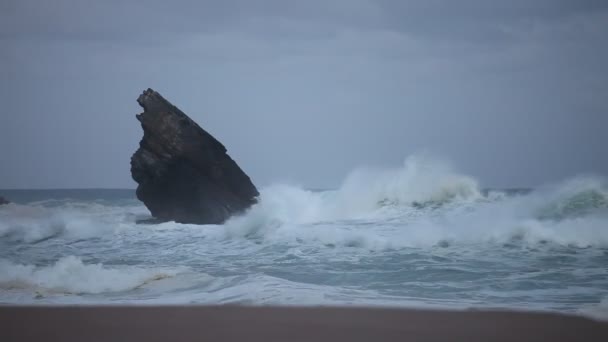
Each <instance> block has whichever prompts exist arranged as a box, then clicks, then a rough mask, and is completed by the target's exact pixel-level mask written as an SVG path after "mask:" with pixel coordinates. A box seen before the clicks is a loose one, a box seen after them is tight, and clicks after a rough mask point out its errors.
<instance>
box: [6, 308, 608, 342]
mask: <svg viewBox="0 0 608 342" xmlns="http://www.w3.org/2000/svg"><path fill="white" fill-rule="evenodd" d="M0 325H1V329H0V341H5V342H9V341H10V342H12V341H43V340H44V341H48V342H50V341H65V342H67V341H90V342H92V341H148V342H149V341H195V340H202V341H553V342H555V341H608V322H598V321H594V320H591V319H587V318H583V317H577V316H567V315H560V314H550V313H531V312H506V311H476V310H475V311H433V310H401V309H369V308H328V307H307V308H295V307H236V306H215V307H214V306H161V307H142V306H140V307H135V306H129V307H127V306H121V307H118V306H101V307H91V306H75V307H34V306H15V307H8V306H5V307H0Z"/></svg>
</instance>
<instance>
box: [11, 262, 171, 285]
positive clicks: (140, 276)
mask: <svg viewBox="0 0 608 342" xmlns="http://www.w3.org/2000/svg"><path fill="white" fill-rule="evenodd" d="M179 272H180V270H162V269H156V270H154V269H142V268H135V267H123V268H109V267H107V266H104V265H102V264H85V263H83V262H82V260H81V259H80V258H78V257H75V256H67V257H64V258H61V259H59V260H58V261H57V262H55V263H54V264H52V265H49V266H42V267H40V266H34V265H21V264H15V263H11V262H9V261H7V260H0V288H2V289H5V290H6V289H32V290H36V291H50V292H59V293H76V294H83V293H88V294H96V293H104V292H120V291H127V290H132V289H135V288H138V287H140V286H143V285H145V284H147V283H149V282H152V281H154V280H159V279H163V278H168V277H173V276H175V275H176V274H177V273H179Z"/></svg>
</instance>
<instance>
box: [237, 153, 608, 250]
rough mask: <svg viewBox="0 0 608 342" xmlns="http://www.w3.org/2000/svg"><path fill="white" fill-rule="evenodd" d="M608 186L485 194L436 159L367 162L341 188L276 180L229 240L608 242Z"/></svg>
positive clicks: (387, 245) (593, 180)
mask: <svg viewBox="0 0 608 342" xmlns="http://www.w3.org/2000/svg"><path fill="white" fill-rule="evenodd" d="M607 189H608V186H607V183H606V181H605V180H603V179H602V178H598V177H581V178H576V179H573V180H569V181H566V182H564V183H562V184H557V185H553V186H547V187H544V188H542V189H540V190H539V191H535V192H532V193H530V194H527V195H517V196H506V195H505V194H504V193H500V192H491V193H490V194H488V195H487V196H485V197H484V196H482V194H481V191H480V190H479V186H478V184H477V182H476V181H475V180H474V179H472V178H470V177H467V176H463V175H460V174H458V173H455V172H454V171H453V170H452V169H451V168H450V167H448V166H447V165H446V164H445V163H442V162H440V161H437V160H435V159H428V158H420V157H413V158H408V159H407V160H406V161H405V163H404V166H403V167H402V168H399V169H388V170H371V169H361V170H356V171H354V172H353V173H352V174H351V175H350V176H348V177H347V178H346V180H345V182H344V183H343V185H342V186H341V187H340V188H339V189H338V190H335V191H326V192H313V191H308V190H304V189H302V188H299V187H295V186H288V185H276V186H271V187H269V188H266V189H263V190H262V195H261V200H260V203H258V204H257V205H255V206H254V207H253V208H251V209H250V210H249V211H248V212H247V213H246V214H245V215H242V216H240V217H235V218H233V219H232V220H230V221H229V222H227V223H226V225H225V229H226V234H227V236H228V237H243V236H244V237H257V238H263V239H265V240H267V241H274V242H279V240H280V239H285V240H288V241H307V242H309V243H315V242H316V243H321V244H326V245H338V246H347V247H364V248H370V249H394V248H402V247H420V246H430V245H436V244H446V243H447V244H449V243H480V242H481V243H485V242H490V243H507V242H512V241H513V240H517V241H521V242H525V243H539V242H553V243H556V244H560V245H572V246H576V247H589V246H608V229H606V226H607V224H608V191H607Z"/></svg>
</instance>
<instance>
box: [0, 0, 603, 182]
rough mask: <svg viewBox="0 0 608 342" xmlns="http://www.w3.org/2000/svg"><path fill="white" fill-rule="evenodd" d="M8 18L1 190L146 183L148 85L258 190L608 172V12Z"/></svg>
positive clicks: (191, 11) (494, 9)
mask: <svg viewBox="0 0 608 342" xmlns="http://www.w3.org/2000/svg"><path fill="white" fill-rule="evenodd" d="M2 6H3V8H2V10H1V11H0V39H1V43H2V44H3V45H4V46H5V47H6V49H1V50H0V59H1V61H2V64H1V65H0V75H1V76H2V77H1V79H2V81H1V83H0V86H1V88H0V91H1V93H2V95H1V96H2V99H1V100H2V103H3V108H2V115H1V116H0V158H1V159H0V164H1V165H2V167H1V168H0V188H2V187H86V186H88V187H91V186H102V187H125V186H128V187H132V186H133V183H132V181H131V180H130V175H129V171H128V160H129V156H130V154H131V153H132V152H133V151H134V150H135V148H136V146H137V143H138V141H139V138H140V135H141V132H140V128H139V126H138V123H137V122H136V121H135V120H134V117H133V115H134V114H136V113H137V112H139V108H138V107H137V105H136V103H135V101H134V99H135V98H136V97H137V95H138V94H139V92H140V91H141V90H142V89H143V88H146V87H153V88H155V89H157V90H159V91H160V92H161V93H163V94H164V95H165V96H166V97H168V98H169V99H170V100H171V101H172V102H174V103H175V104H176V105H178V106H180V107H181V108H182V109H183V110H184V111H185V112H186V113H188V114H190V115H191V116H192V117H193V118H194V119H195V120H197V121H198V122H199V123H201V125H202V126H203V127H205V128H206V129H208V130H209V131H210V132H211V133H212V134H214V135H216V136H217V137H218V138H219V139H220V140H221V141H223V142H224V144H225V145H226V146H227V147H228V149H229V152H230V153H231V155H233V157H235V159H236V160H237V161H239V163H240V164H242V166H243V168H244V169H245V170H247V171H248V172H249V173H250V174H251V176H252V177H253V178H254V180H256V181H257V182H258V183H261V184H269V183H272V182H274V181H278V180H292V181H296V182H300V183H303V184H304V185H306V186H310V187H329V186H336V185H337V184H338V183H339V181H340V180H341V179H342V178H343V176H344V174H345V173H347V172H348V171H349V170H350V169H352V168H354V167H356V166H357V165H366V164H367V165H369V164H380V165H398V164H399V163H400V162H401V161H402V160H403V158H404V157H405V156H407V155H409V154H411V153H415V152H417V151H421V150H430V151H434V152H436V153H438V154H441V155H444V156H447V157H448V158H449V159H451V160H453V161H454V163H455V164H456V165H457V166H458V167H459V168H460V169H462V170H464V171H465V172H468V173H470V174H473V175H475V176H477V177H479V178H480V179H481V180H482V181H483V182H484V183H485V184H486V185H489V186H527V185H537V184H540V183H543V182H547V181H553V180H558V179H560V178H565V177H569V176H572V175H575V174H577V173H581V172H596V173H604V174H606V173H608V158H606V157H605V153H604V152H603V151H602V149H603V148H604V147H605V146H607V145H608V138H606V136H607V135H606V134H605V129H606V127H608V104H607V101H606V99H605V95H604V94H606V93H608V80H607V78H606V75H607V72H608V67H607V62H606V61H607V60H608V48H607V47H606V45H605V44H604V43H603V41H604V40H605V37H606V35H607V34H608V27H607V25H606V24H605V23H607V22H608V5H607V4H606V3H605V2H603V1H544V0H542V1H523V0H518V1H510V2H504V1H481V0H479V1H473V0H467V1H458V2H454V1H428V0H427V1H423V0H419V1H388V0H387V1H363V0H357V1H320V0H318V1H305V2H304V1H299V2H295V1H294V2H291V1H279V0H276V1H245V0H241V1H236V0H233V1H178V2H166V1H146V2H137V1H68V0H62V1H54V2H52V4H51V3H50V2H46V1H31V0H28V1H12V2H10V1H9V2H5V3H3V4H2Z"/></svg>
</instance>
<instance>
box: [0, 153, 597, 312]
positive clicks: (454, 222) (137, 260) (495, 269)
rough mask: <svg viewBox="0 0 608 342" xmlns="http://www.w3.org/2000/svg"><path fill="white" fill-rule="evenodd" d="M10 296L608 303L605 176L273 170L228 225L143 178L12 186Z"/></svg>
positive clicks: (23, 299)
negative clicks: (176, 216)
mask: <svg viewBox="0 0 608 342" xmlns="http://www.w3.org/2000/svg"><path fill="white" fill-rule="evenodd" d="M0 194H2V195H3V196H5V197H7V198H9V199H10V200H12V201H13V203H12V204H9V205H5V206H1V207H0V304H2V303H3V304H93V303H94V304H245V305H339V306H344V305H347V306H348V305H356V306H391V307H394V306H396V307H424V308H449V309H463V308H508V309H519V310H548V311H558V312H568V313H583V314H590V315H593V316H595V317H604V318H605V317H608V301H607V298H608V182H607V181H606V179H604V178H602V177H592V176H585V177H576V178H573V179H569V180H564V181H563V182H561V183H557V184H551V185H547V186H543V187H539V188H537V189H534V190H521V189H520V190H483V189H482V188H480V185H479V184H478V182H477V181H476V180H475V179H474V178H472V177H469V176H466V175H461V174H458V173H456V172H454V171H452V169H451V168H450V167H448V166H447V165H445V164H444V163H442V162H441V161H437V160H432V159H429V158H419V157H411V158H408V159H407V160H406V161H405V163H404V165H403V166H402V167H400V168H395V169H374V168H365V169H358V170H355V171H353V172H352V173H351V174H350V175H349V176H348V177H347V178H346V179H345V180H344V182H343V184H342V185H341V186H340V187H339V188H338V189H335V190H327V191H309V190H306V189H304V188H301V187H298V186H294V185H288V184H276V185H273V186H269V187H266V188H264V189H261V195H260V198H259V202H258V204H256V205H255V206H253V207H252V208H251V209H250V210H249V211H247V212H246V213H243V214H242V215H240V216H236V217H234V218H232V219H230V220H229V221H228V222H226V223H225V224H223V225H205V226H201V225H192V224H178V223H175V222H166V223H161V224H140V223H137V221H139V220H142V219H146V218H149V217H150V213H149V211H148V210H147V209H146V207H145V206H144V205H143V204H142V203H141V202H139V201H138V200H137V199H136V198H135V192H134V190H93V189H89V190H3V191H1V192H0Z"/></svg>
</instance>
